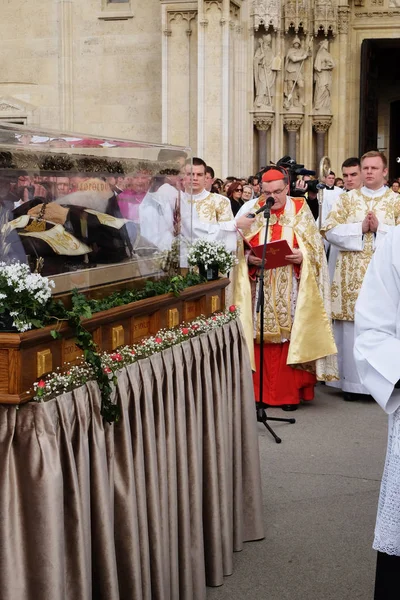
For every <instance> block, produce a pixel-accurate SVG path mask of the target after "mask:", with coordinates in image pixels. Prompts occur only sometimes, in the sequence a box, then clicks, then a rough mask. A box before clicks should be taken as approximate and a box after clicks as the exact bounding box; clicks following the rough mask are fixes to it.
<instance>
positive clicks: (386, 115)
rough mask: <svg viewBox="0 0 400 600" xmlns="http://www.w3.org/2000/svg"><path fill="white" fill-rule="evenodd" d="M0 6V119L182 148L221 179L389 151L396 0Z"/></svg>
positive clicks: (38, 0) (394, 112)
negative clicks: (286, 159)
mask: <svg viewBox="0 0 400 600" xmlns="http://www.w3.org/2000/svg"><path fill="white" fill-rule="evenodd" d="M0 5H1V14H2V18H1V21H0V33H1V35H0V120H11V121H14V122H18V123H22V124H27V125H32V126H39V127H46V128H52V129H54V130H62V131H70V132H81V133H93V134H102V135H109V136H115V137H117V136H118V137H125V138H129V139H137V140H143V141H149V142H164V143H170V144H177V145H181V146H190V147H191V148H192V151H193V154H196V155H199V156H202V157H204V159H205V160H206V161H207V162H208V164H210V165H212V166H213V167H214V169H215V171H216V173H217V174H218V175H219V176H222V177H224V176H227V175H240V176H244V175H249V174H251V173H254V172H256V171H257V170H258V168H259V167H260V166H263V165H265V164H268V163H269V161H271V160H272V161H276V160H278V159H279V158H280V157H281V156H283V155H285V154H290V155H292V156H293V157H295V158H296V159H297V161H298V162H301V163H304V164H305V165H306V166H307V167H309V168H313V167H315V166H316V165H317V164H318V161H319V158H320V157H321V156H322V155H324V154H326V155H328V156H329V157H330V159H331V161H332V165H333V168H334V169H335V170H339V169H340V164H341V162H342V160H343V159H344V158H346V157H348V156H353V155H358V154H359V152H362V151H365V150H366V149H371V148H372V147H375V148H376V147H378V148H379V149H382V150H384V151H385V152H386V153H387V154H388V155H389V157H390V160H391V164H392V165H395V164H396V162H395V158H396V156H395V155H397V154H399V155H400V150H399V151H398V150H397V141H396V134H395V132H396V131H397V125H396V123H397V124H398V125H400V77H399V76H398V73H397V71H398V67H397V64H398V63H400V61H399V58H400V47H399V45H398V41H397V38H398V31H399V27H400V0H145V1H143V0H85V1H82V0H35V3H34V7H33V5H32V6H30V3H28V2H26V0H14V1H13V0H0ZM399 137H400V136H399ZM394 168H395V166H393V169H394Z"/></svg>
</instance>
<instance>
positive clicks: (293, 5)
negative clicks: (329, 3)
mask: <svg viewBox="0 0 400 600" xmlns="http://www.w3.org/2000/svg"><path fill="white" fill-rule="evenodd" d="M309 15H310V8H309V0H287V2H286V4H285V33H287V32H288V31H289V29H290V27H293V28H294V30H295V32H296V33H298V32H299V29H300V27H302V28H303V32H304V33H308V32H309Z"/></svg>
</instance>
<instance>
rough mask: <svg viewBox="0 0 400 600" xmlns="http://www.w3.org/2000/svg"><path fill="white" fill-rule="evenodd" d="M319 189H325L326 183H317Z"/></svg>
mask: <svg viewBox="0 0 400 600" xmlns="http://www.w3.org/2000/svg"><path fill="white" fill-rule="evenodd" d="M316 188H317V190H325V189H326V188H327V185H326V183H322V182H321V183H317V185H316Z"/></svg>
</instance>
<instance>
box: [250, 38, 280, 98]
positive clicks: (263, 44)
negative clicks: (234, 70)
mask: <svg viewBox="0 0 400 600" xmlns="http://www.w3.org/2000/svg"><path fill="white" fill-rule="evenodd" d="M257 44H258V45H257V48H256V51H255V53H254V58H253V69H254V84H255V91H256V97H255V100H254V108H255V109H256V110H263V109H265V108H266V107H272V105H273V98H274V96H275V80H276V74H277V71H279V70H280V68H281V65H280V63H281V60H280V57H279V56H274V53H273V51H272V47H271V44H272V37H271V35H270V34H267V35H263V36H262V37H259V38H258V39H257Z"/></svg>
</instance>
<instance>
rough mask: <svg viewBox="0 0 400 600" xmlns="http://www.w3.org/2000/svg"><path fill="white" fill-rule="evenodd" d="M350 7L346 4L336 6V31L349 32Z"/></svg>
mask: <svg viewBox="0 0 400 600" xmlns="http://www.w3.org/2000/svg"><path fill="white" fill-rule="evenodd" d="M349 21H350V8H349V7H348V6H339V8H338V31H339V33H343V34H348V33H349Z"/></svg>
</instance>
